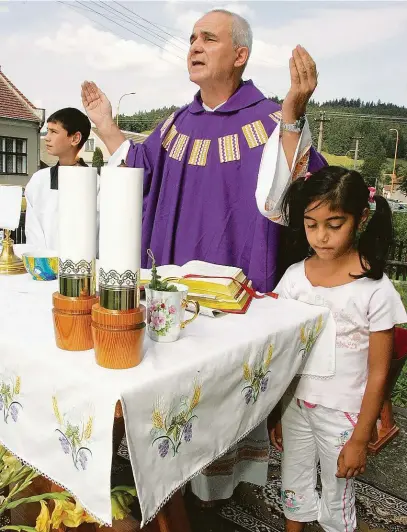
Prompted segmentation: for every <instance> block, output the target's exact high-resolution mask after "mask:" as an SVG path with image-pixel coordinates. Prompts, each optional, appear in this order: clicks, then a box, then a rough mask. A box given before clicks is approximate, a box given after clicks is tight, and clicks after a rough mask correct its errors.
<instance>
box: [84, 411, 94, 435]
mask: <svg viewBox="0 0 407 532" xmlns="http://www.w3.org/2000/svg"><path fill="white" fill-rule="evenodd" d="M92 430H93V417H92V416H89V419H88V422H87V424H86V428H85V432H84V435H83V437H84V438H85V440H89V438H90V437H91V436H92Z"/></svg>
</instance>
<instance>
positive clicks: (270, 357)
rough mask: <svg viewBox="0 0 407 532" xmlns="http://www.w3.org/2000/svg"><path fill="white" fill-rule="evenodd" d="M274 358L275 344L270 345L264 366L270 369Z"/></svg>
mask: <svg viewBox="0 0 407 532" xmlns="http://www.w3.org/2000/svg"><path fill="white" fill-rule="evenodd" d="M272 358H273V346H272V345H270V347H269V349H268V351H267V356H266V360H265V361H264V368H265V369H269V367H270V364H271V359H272Z"/></svg>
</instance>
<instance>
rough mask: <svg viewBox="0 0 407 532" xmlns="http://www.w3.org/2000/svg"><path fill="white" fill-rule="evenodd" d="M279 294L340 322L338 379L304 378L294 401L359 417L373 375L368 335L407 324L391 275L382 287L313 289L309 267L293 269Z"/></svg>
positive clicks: (361, 282)
mask: <svg viewBox="0 0 407 532" xmlns="http://www.w3.org/2000/svg"><path fill="white" fill-rule="evenodd" d="M275 292H276V293H278V294H279V295H280V296H281V297H285V298H289V299H296V300H298V301H302V302H304V303H309V304H311V305H319V306H324V307H328V308H329V309H331V312H332V314H333V317H334V319H335V322H336V329H337V330H336V364H335V375H334V376H333V377H329V378H327V379H319V378H312V377H304V376H303V377H301V378H300V380H299V382H298V385H297V386H296V388H295V392H294V393H295V396H296V397H298V398H299V399H302V400H304V401H308V402H310V403H314V404H319V405H322V406H325V407H326V408H332V409H335V410H341V411H342V412H351V413H358V412H359V411H360V407H361V404H362V399H363V395H364V393H365V388H366V383H367V374H368V352H369V333H371V332H377V331H386V330H389V329H392V328H393V327H394V325H397V324H399V323H405V322H407V314H406V311H405V309H404V306H403V303H402V302H401V298H400V295H399V294H398V292H397V291H396V289H395V288H394V286H393V285H392V283H391V282H390V280H389V278H388V277H387V276H386V275H383V278H382V279H380V280H379V281H375V280H373V279H368V278H366V277H363V278H362V279H356V280H354V281H352V282H350V283H348V284H345V285H342V286H337V287H334V288H325V287H322V286H313V285H312V284H311V283H310V281H309V280H308V279H307V277H306V273H305V261H302V262H299V263H298V264H294V265H293V266H291V267H290V268H289V269H288V270H287V272H286V273H285V274H284V276H283V278H282V279H281V281H280V283H279V284H278V286H277V288H276V289H275Z"/></svg>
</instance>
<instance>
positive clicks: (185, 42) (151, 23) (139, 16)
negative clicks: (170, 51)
mask: <svg viewBox="0 0 407 532" xmlns="http://www.w3.org/2000/svg"><path fill="white" fill-rule="evenodd" d="M112 3H113V4H117V5H119V6H120V7H121V8H122V9H126V11H129V12H130V13H132V14H133V15H134V16H136V17H137V18H139V19H141V20H143V21H144V22H147V24H150V25H151V26H153V27H155V28H157V29H159V30H160V31H162V32H164V33H165V34H166V35H168V36H169V37H171V38H172V39H176V40H178V41H179V42H181V43H182V44H184V45H186V47H187V48H189V43H188V42H187V41H186V40H183V39H180V38H178V37H177V36H176V35H173V34H171V33H168V32H167V31H165V30H164V29H163V28H164V27H165V26H162V27H160V26H159V25H157V24H154V22H150V21H149V20H147V19H146V18H144V17H142V16H141V15H138V14H137V13H136V12H135V11H133V10H132V9H129V8H128V7H125V6H123V5H122V4H120V2H116V0H112Z"/></svg>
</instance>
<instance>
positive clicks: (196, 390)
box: [189, 382, 202, 410]
mask: <svg viewBox="0 0 407 532" xmlns="http://www.w3.org/2000/svg"><path fill="white" fill-rule="evenodd" d="M201 389H202V386H201V385H200V384H198V383H197V382H195V383H194V395H193V396H192V399H191V404H190V407H189V409H190V410H193V409H194V408H195V407H196V406H198V403H199V401H200V399H201Z"/></svg>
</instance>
